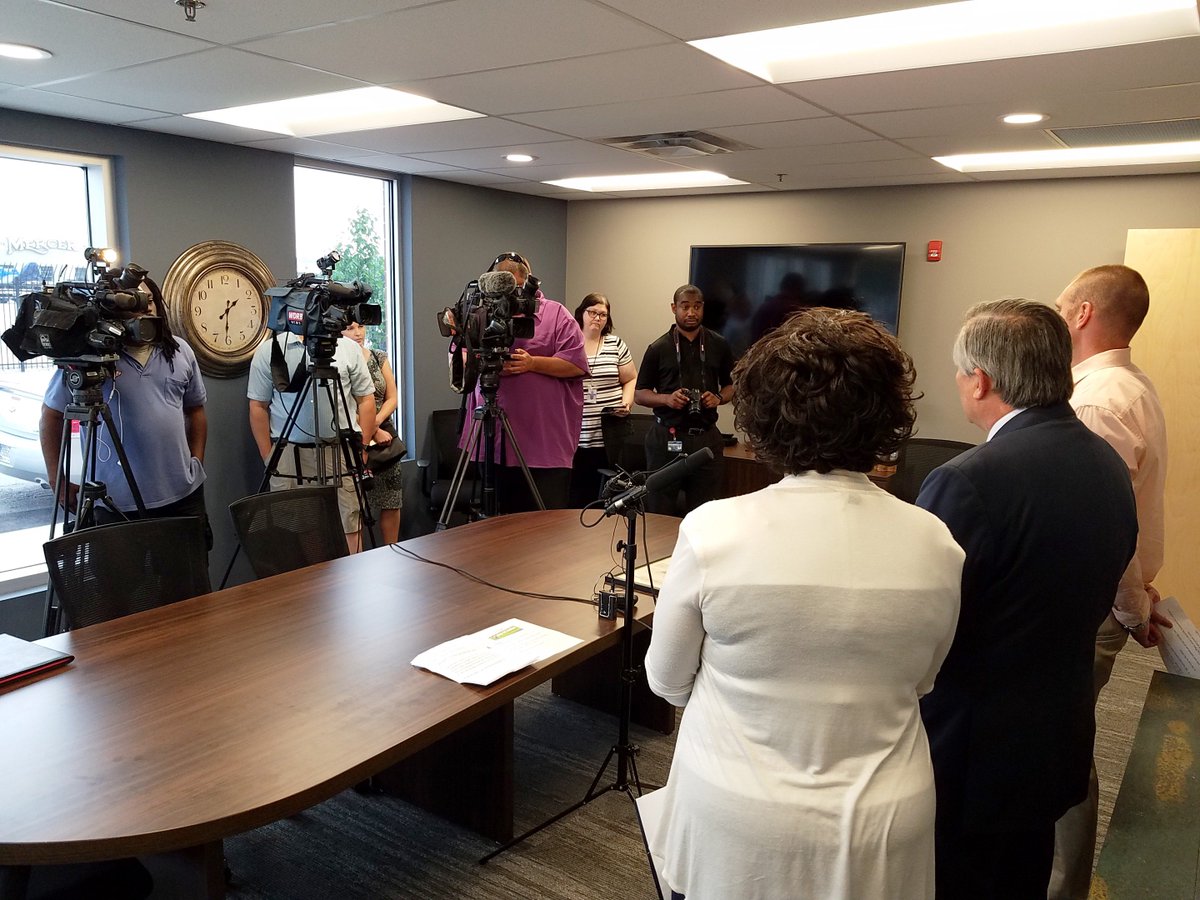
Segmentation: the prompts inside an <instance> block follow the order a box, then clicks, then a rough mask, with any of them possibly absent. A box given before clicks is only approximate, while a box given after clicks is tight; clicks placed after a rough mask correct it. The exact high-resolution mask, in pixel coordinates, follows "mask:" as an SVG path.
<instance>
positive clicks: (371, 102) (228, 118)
mask: <svg viewBox="0 0 1200 900" xmlns="http://www.w3.org/2000/svg"><path fill="white" fill-rule="evenodd" d="M187 115H188V116H189V117H190V118H193V119H206V120H208V121H210V122H224V123H225V124H226V125H238V126H241V127H242V128H254V129H257V130H258V131H273V132H275V133H277V134H287V135H292V136H294V137H313V136H314V135H319V134H339V133H341V132H347V131H366V130H368V129H372V128H396V127H399V126H402V125H427V124H429V123H431V122H453V121H455V120H457V119H477V118H480V117H481V116H482V115H483V113H477V112H471V111H470V110H469V109H459V108H458V107H457V106H447V105H445V104H444V103H438V102H437V101H436V100H429V99H427V98H425V97H418V96H417V95H416V94H408V93H405V92H404V91H394V90H391V89H390V88H382V87H368V88H355V89H353V90H349V91H333V92H331V93H328V94H313V95H311V96H308V97H292V98H291V99H288V100H273V101H271V102H269V103H252V104H250V105H249V106H231V107H228V108H227V109H213V110H208V111H207V112H195V113H187Z"/></svg>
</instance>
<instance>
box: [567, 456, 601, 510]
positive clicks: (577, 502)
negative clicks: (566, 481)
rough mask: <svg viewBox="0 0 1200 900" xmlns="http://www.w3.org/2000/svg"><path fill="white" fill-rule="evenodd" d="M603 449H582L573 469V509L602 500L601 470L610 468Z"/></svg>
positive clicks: (571, 501)
mask: <svg viewBox="0 0 1200 900" xmlns="http://www.w3.org/2000/svg"><path fill="white" fill-rule="evenodd" d="M608 458H609V457H608V451H607V450H605V449H604V448H603V447H580V448H579V449H578V450H576V451H575V462H574V465H573V467H572V468H571V500H570V503H571V508H572V509H582V508H583V507H585V506H587V505H588V504H589V503H595V502H596V501H597V500H598V499H599V498H600V470H601V469H605V468H608Z"/></svg>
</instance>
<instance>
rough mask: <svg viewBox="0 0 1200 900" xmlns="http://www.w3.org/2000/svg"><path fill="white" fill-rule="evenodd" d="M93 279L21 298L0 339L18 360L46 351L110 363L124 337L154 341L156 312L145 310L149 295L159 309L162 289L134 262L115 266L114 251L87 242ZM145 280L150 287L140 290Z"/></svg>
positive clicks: (62, 359)
mask: <svg viewBox="0 0 1200 900" xmlns="http://www.w3.org/2000/svg"><path fill="white" fill-rule="evenodd" d="M84 258H85V259H87V261H88V263H89V269H90V271H92V272H94V273H95V280H94V281H60V282H58V283H57V284H55V286H54V288H53V290H48V289H47V288H46V287H45V286H43V288H42V290H41V291H36V292H34V293H30V294H26V295H25V296H24V297H22V298H21V307H20V309H19V310H18V311H17V316H16V321H15V322H14V323H13V325H12V327H11V328H9V329H8V330H7V331H5V332H4V334H3V340H4V343H5V344H7V345H8V348H9V349H10V350H11V351H12V352H13V355H14V356H16V357H17V359H19V360H21V361H22V362H24V361H26V360H30V359H33V358H34V357H37V356H49V357H51V358H53V359H54V361H55V362H57V363H60V364H69V363H111V362H115V361H116V358H117V353H118V352H119V351H120V349H121V347H122V346H123V345H124V344H125V342H126V338H127V337H128V338H131V339H132V340H133V341H135V342H137V343H149V342H151V341H155V340H158V338H159V337H160V336H161V334H162V327H161V321H162V320H161V319H160V318H159V316H157V315H155V316H147V315H144V314H145V313H146V311H147V310H148V309H149V308H150V301H151V299H153V300H154V301H155V303H156V304H157V306H156V308H157V311H158V312H159V313H161V312H162V310H163V302H162V293H161V292H160V291H159V289H158V285H156V284H155V283H154V282H153V281H151V280H150V279H149V278H148V277H147V272H146V270H145V269H143V268H142V267H141V266H139V265H137V264H135V263H129V264H128V265H127V266H125V268H123V269H119V270H114V269H112V268H110V266H111V265H112V264H113V263H115V262H116V253H115V251H112V250H108V249H101V248H96V247H89V248H88V249H87V250H86V251H85V252H84ZM143 284H145V285H146V287H147V289H148V290H149V291H150V293H149V294H146V293H144V292H142V291H140V290H139V288H140V287H141V286H142V285H143Z"/></svg>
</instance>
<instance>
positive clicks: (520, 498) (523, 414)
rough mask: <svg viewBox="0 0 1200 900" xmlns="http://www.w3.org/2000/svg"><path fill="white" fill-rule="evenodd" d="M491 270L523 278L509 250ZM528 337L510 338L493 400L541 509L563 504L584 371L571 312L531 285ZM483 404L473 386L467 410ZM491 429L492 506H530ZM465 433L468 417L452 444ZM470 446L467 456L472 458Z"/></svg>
mask: <svg viewBox="0 0 1200 900" xmlns="http://www.w3.org/2000/svg"><path fill="white" fill-rule="evenodd" d="M492 270H493V271H496V272H510V273H511V274H512V276H513V278H514V279H516V282H517V284H518V285H522V284H525V281H526V279H528V278H529V275H530V272H531V269H530V266H529V262H528V261H527V260H526V259H525V258H524V257H522V256H521V255H520V254H517V253H502V254H500V256H498V257H497V258H496V261H495V262H494V263H493V264H492ZM535 296H536V297H537V299H538V301H539V302H538V308H537V312H536V313H535V314H534V317H533V321H534V329H533V337H531V338H520V339H518V340H516V341H514V342H513V346H512V351H511V352H510V354H509V356H510V358H509V359H508V360H506V361H505V363H504V368H503V370H502V371H501V377H500V388H499V390H498V391H497V393H496V402H497V404H498V405H499V406H500V408H501V409H502V410H504V413H505V415H506V416H507V418H508V422H509V424H510V425H511V426H512V431H513V435H514V437H515V438H516V440H517V444H518V445H519V446H520V449H521V453H522V454H523V455H524V457H525V462H526V464H527V465H528V466H529V470H530V472H531V474H532V475H533V481H534V484H535V485H536V486H537V489H538V493H539V494H541V497H542V502H543V503H544V504H545V506H546V508H547V509H563V508H565V507H566V506H567V502H568V495H569V489H570V485H571V465H572V462H573V460H574V458H575V448H576V445H577V444H578V443H579V429H580V425H581V424H582V422H583V377H584V376H585V375H587V374H588V368H587V353H586V351H585V350H584V347H583V332H582V331H581V330H580V328H579V324H578V323H577V322H576V321H575V318H574V316H572V315H571V313H570V312H568V311H567V309H566V307H564V306H563V305H562V304H561V303H559V302H558V301H557V300H550V299H547V298H546V296H545V295H543V294H542V292H541V291H540V290H539V291H538V292H537V293H536V295H535ZM482 405H483V396H482V394H481V393H480V390H479V388H478V387H476V389H475V393H474V394H473V395H472V397H471V401H470V403H469V409H471V410H474V409H475V408H476V407H478V406H482ZM502 431H503V429H502V428H500V427H499V426H497V428H496V435H497V436H496V457H495V458H496V463H497V465H496V495H497V507H498V509H499V510H500V512H506V513H509V512H520V511H524V510H530V509H537V504H536V503H535V502H534V499H533V496H532V495H531V494H530V493H529V488H528V486H527V485H526V483H525V476H524V474H523V473H522V472H521V464H520V460H519V459H518V457H517V454H516V451H515V450H514V448H512V447H511V446H507V444H508V442H507V440H505V439H504V436H503V434H502ZM469 433H470V419H469V418H468V421H467V423H466V425H465V426H464V428H463V434H462V436H461V438H460V439H459V446H460V447H461V446H463V444H465V442H466V438H467V435H468V434H469ZM480 449H481V448H480V447H479V446H476V447H472V448H471V450H472V458H473V459H476V460H478V459H479V458H480V453H479V451H480Z"/></svg>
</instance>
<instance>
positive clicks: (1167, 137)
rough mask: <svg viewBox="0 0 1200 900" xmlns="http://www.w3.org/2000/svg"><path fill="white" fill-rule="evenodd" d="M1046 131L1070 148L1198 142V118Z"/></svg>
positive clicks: (1199, 127)
mask: <svg viewBox="0 0 1200 900" xmlns="http://www.w3.org/2000/svg"><path fill="white" fill-rule="evenodd" d="M1050 133H1051V134H1053V135H1054V136H1055V137H1056V138H1058V139H1059V140H1060V141H1061V142H1062V143H1063V144H1064V145H1066V146H1067V147H1072V148H1074V147H1116V146H1127V145H1130V144H1166V143H1173V142H1175V141H1200V119H1172V120H1170V121H1166V122H1133V123H1131V124H1128V125H1092V126H1089V127H1087V128H1051V129H1050Z"/></svg>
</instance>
